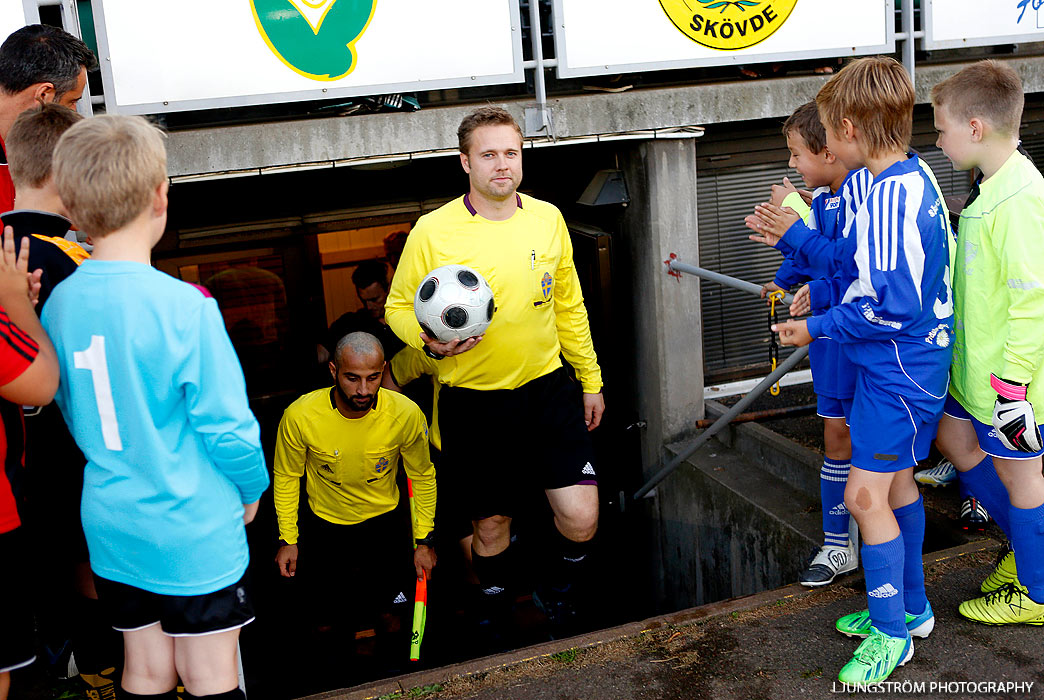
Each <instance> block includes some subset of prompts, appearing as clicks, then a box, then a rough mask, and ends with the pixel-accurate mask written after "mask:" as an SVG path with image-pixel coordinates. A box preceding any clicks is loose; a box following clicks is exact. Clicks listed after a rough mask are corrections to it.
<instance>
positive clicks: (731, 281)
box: [667, 260, 794, 305]
mask: <svg viewBox="0 0 1044 700" xmlns="http://www.w3.org/2000/svg"><path fill="white" fill-rule="evenodd" d="M667 269H668V270H669V271H670V272H685V273H687V274H690V275H696V276H697V277H702V278H703V279H705V280H710V281H711V282H717V283H718V284H722V285H725V286H726V287H732V288H733V289H738V290H740V291H742V292H750V293H751V294H755V295H757V296H761V285H760V284H754V283H753V282H747V281H746V280H741V279H737V278H735V277H729V276H728V275H723V274H721V273H720V272H711V271H710V270H705V269H703V268H702V267H696V266H695V265H689V264H687V263H683V262H681V261H680V260H669V261H668V262H667ZM792 301H794V296H793V295H792V294H787V293H786V292H784V293H783V302H784V303H785V304H788V305H789V304H790V302H792Z"/></svg>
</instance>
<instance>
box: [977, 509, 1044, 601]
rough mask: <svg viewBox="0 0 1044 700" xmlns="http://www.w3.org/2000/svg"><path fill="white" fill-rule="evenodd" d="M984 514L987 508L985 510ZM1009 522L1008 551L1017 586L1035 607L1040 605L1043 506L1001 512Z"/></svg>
mask: <svg viewBox="0 0 1044 700" xmlns="http://www.w3.org/2000/svg"><path fill="white" fill-rule="evenodd" d="M986 508H987V510H988V509H989V506H986ZM1005 512H1006V513H1007V514H1008V515H1010V518H1011V521H1010V522H1011V534H1010V535H1009V538H1010V539H1011V546H1012V549H1014V550H1015V567H1016V568H1017V569H1018V572H1019V582H1020V583H1021V584H1022V585H1023V586H1025V587H1026V590H1028V591H1029V596H1030V598H1032V599H1033V600H1034V602H1037V603H1044V505H1040V506H1037V507H1036V508H1026V509H1023V508H1016V507H1015V506H1011V507H1010V510H1006V511H1005Z"/></svg>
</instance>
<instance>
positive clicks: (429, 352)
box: [424, 345, 446, 360]
mask: <svg viewBox="0 0 1044 700" xmlns="http://www.w3.org/2000/svg"><path fill="white" fill-rule="evenodd" d="M424 354H425V355H427V356H428V357H430V358H431V359H433V360H444V359H446V356H445V355H440V354H439V353H437V352H435V351H434V350H432V349H431V348H429V347H428V346H427V345H425V346H424Z"/></svg>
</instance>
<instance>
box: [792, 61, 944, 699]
mask: <svg viewBox="0 0 1044 700" xmlns="http://www.w3.org/2000/svg"><path fill="white" fill-rule="evenodd" d="M816 104H817V105H818V107H819V116H820V118H821V119H822V120H823V125H824V127H825V128H826V135H827V147H828V148H829V149H830V151H831V152H832V153H834V155H836V156H837V158H838V160H840V161H841V162H842V163H844V165H845V167H847V168H848V169H850V170H853V169H858V168H861V167H864V166H865V167H866V168H867V170H869V172H870V173H871V174H872V175H873V184H872V185H871V186H870V189H869V191H868V192H867V195H866V198H865V200H863V202H862V203H861V204H860V206H859V208H858V210H857V212H856V215H855V218H854V220H853V221H850V222H848V225H849V226H850V227H852V230H851V231H850V232H849V235H848V236H846V238H845V240H846V241H847V242H849V243H848V245H849V250H850V251H851V252H852V255H851V256H850V257H849V258H848V259H846V260H845V261H844V263H843V266H842V269H841V271H840V273H839V275H838V276H836V277H834V278H832V279H830V280H821V281H815V282H812V283H810V284H809V285H807V286H806V287H804V288H802V290H801V291H800V292H799V293H798V298H797V299H796V300H795V304H794V309H793V310H794V311H795V312H796V311H799V310H801V309H802V308H803V307H807V306H808V305H809V303H811V306H812V307H813V308H821V307H823V306H825V305H828V306H829V308H828V309H827V310H826V311H825V312H824V313H820V314H816V315H814V316H812V317H811V318H809V319H805V320H790V321H787V322H786V323H782V324H777V326H776V328H777V329H778V330H779V333H780V337H781V340H782V341H783V342H784V343H785V344H788V345H807V344H808V343H810V342H812V341H813V340H814V339H816V338H833V339H834V340H836V341H838V342H839V343H841V344H842V345H843V346H844V349H845V353H846V355H847V356H848V358H849V359H850V360H851V361H852V362H853V364H854V366H855V367H856V368H857V374H856V386H855V395H854V397H853V400H852V412H851V415H850V419H849V424H850V426H851V435H852V469H851V471H850V473H849V476H848V484H847V486H846V488H845V503H846V505H847V506H848V510H849V511H850V512H851V513H852V515H853V517H855V519H856V521H857V522H858V523H859V529H860V532H861V534H862V537H863V547H862V559H863V569H864V571H865V573H866V589H867V600H868V603H869V609H868V610H867V611H864V612H862V613H855V614H854V615H849V616H845V617H844V618H841V620H839V621H838V623H837V627H838V629H839V630H840V631H842V632H844V633H846V634H849V635H852V636H866V637H867V639H866V640H865V641H863V642H862V643H861V644H860V645H859V647H858V648H857V649H856V652H855V655H854V656H853V658H852V660H851V661H849V662H848V663H847V664H846V665H845V667H844V668H842V669H841V672H840V674H839V678H840V680H841V681H843V682H845V683H859V684H868V683H880V682H881V681H883V680H885V679H887V678H888V677H889V675H891V673H892V671H894V670H895V668H896V667H897V666H901V665H903V664H905V663H906V662H907V661H909V660H910V658H911V657H912V656H913V641H912V639H911V634H915V635H918V636H927V634H928V633H929V632H930V631H931V628H932V627H933V626H934V622H935V618H934V615H933V614H932V609H931V605H929V604H928V599H927V598H926V597H925V592H924V570H923V567H922V562H921V548H922V544H923V541H924V505H923V501H922V500H921V497H920V493H919V492H918V490H917V485H916V483H915V482H914V480H913V468H914V466H915V465H916V464H917V460H918V459H922V458H924V457H925V456H927V453H928V449H929V447H930V444H931V441H932V438H934V436H935V429H936V426H937V424H938V420H939V416H940V414H941V412H942V404H943V400H944V398H945V395H946V385H947V374H948V369H949V364H950V353H951V345H950V338H951V335H952V325H953V313H952V300H951V297H950V287H949V269H948V265H949V258H950V245H949V243H950V241H949V228H948V226H947V222H946V206H945V204H944V203H943V198H942V194H941V193H940V192H939V189H938V186H937V185H936V183H935V178H934V176H933V175H932V174H931V170H930V169H929V168H928V167H927V166H926V165H925V164H924V163H923V162H921V160H920V159H919V158H918V157H917V156H916V155H910V154H908V153H907V150H908V146H909V142H910V133H911V130H912V123H913V107H914V92H913V86H912V85H911V83H910V79H909V77H908V76H907V74H906V72H905V71H904V70H903V67H902V66H901V65H900V64H899V63H898V62H896V61H895V60H893V59H891V58H884V57H871V58H863V59H858V60H856V61H853V62H852V63H851V64H850V65H848V66H846V67H845V68H844V69H843V70H842V71H841V72H840V73H839V74H838V75H836V76H835V77H834V78H832V79H831V80H830V82H828V83H827V84H826V85H824V86H823V89H822V90H820V92H819V95H817V97H816Z"/></svg>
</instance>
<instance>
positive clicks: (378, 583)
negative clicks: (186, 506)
mask: <svg viewBox="0 0 1044 700" xmlns="http://www.w3.org/2000/svg"><path fill="white" fill-rule="evenodd" d="M384 366H385V362H384V351H383V349H382V347H381V344H380V342H379V341H378V340H377V338H375V337H374V336H372V335H370V334H368V333H350V334H348V335H346V336H345V337H343V338H342V339H341V340H340V342H338V343H337V346H336V348H335V350H334V355H333V358H332V361H331V362H330V373H331V374H332V375H333V379H334V385H333V387H330V388H325V389H318V390H316V391H313V392H310V393H308V394H305V395H304V396H302V397H301V398H299V399H297V400H296V401H295V402H294V403H292V404H291V405H290V406H289V407H288V408H287V409H286V411H285V412H284V413H283V419H282V421H280V423H279V431H278V433H277V436H276V447H275V464H274V467H273V475H274V478H273V494H274V500H275V509H276V518H277V521H278V525H279V537H280V542H279V544H280V547H279V551H278V553H277V554H276V564H277V565H278V567H279V572H280V574H282V575H283V576H285V577H294V576H296V575H297V574H298V573H300V574H301V583H302V584H303V585H304V590H303V591H301V592H300V594H299V595H298V597H299V598H303V599H305V600H307V601H309V607H310V608H311V610H310V611H309V612H310V613H311V615H310V617H311V622H312V623H313V624H314V625H315V627H317V628H319V629H324V628H326V627H329V626H331V625H335V626H338V627H340V626H342V625H344V624H345V623H352V624H355V623H358V622H359V621H360V620H362V619H364V618H365V617H366V616H367V615H368V614H372V613H374V612H379V613H382V617H383V618H384V619H385V621H386V623H387V624H388V625H389V626H388V627H387V630H386V631H387V632H391V631H393V628H394V625H393V624H391V623H389V622H388V621H389V620H390V617H389V616H388V615H387V614H386V613H391V612H392V611H393V610H395V609H397V608H396V607H395V606H396V605H401V604H405V603H406V602H407V599H408V597H410V596H411V594H412V590H413V577H414V575H415V576H416V577H417V578H419V577H420V576H421V572H422V570H423V571H427V572H428V574H429V575H430V574H431V569H432V567H434V566H435V552H434V549H433V548H432V538H431V535H432V530H433V520H434V515H435V467H434V466H432V463H431V458H430V456H429V453H428V427H427V423H426V421H425V419H424V414H423V413H422V412H421V410H420V408H419V407H418V406H417V404H415V403H413V402H412V401H411V400H410V399H408V398H406V397H405V396H403V395H402V394H399V393H396V392H394V391H381V390H380V383H381V375H382V374H383V372H384ZM400 463H401V464H402V466H403V468H404V469H405V470H406V474H407V475H408V476H409V477H410V478H411V479H412V480H413V488H414V495H415V499H416V520H415V521H414V522H413V527H412V530H413V532H412V539H413V540H415V542H416V544H417V548H416V550H415V551H414V550H413V547H412V544H413V543H412V542H411V541H410V538H411V533H410V531H409V530H410V528H409V522H408V521H409V510H408V508H405V507H399V504H400V498H399V488H398V486H397V485H396V475H397V473H398V470H399V465H400ZM302 476H304V477H305V487H306V491H307V494H308V498H307V506H306V507H304V508H299V505H300V504H299V501H300V480H301V477H302ZM299 510H300V515H301V522H300V526H299V523H298V512H299ZM411 556H412V566H411V560H410V559H409V557H411ZM352 631H354V630H353V629H352V628H350V627H349V628H347V629H344V630H343V632H344V634H343V635H342V636H343V637H348V638H350V637H349V636H348V635H350V633H351V632H352ZM378 635H379V637H380V635H381V629H380V628H378Z"/></svg>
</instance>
